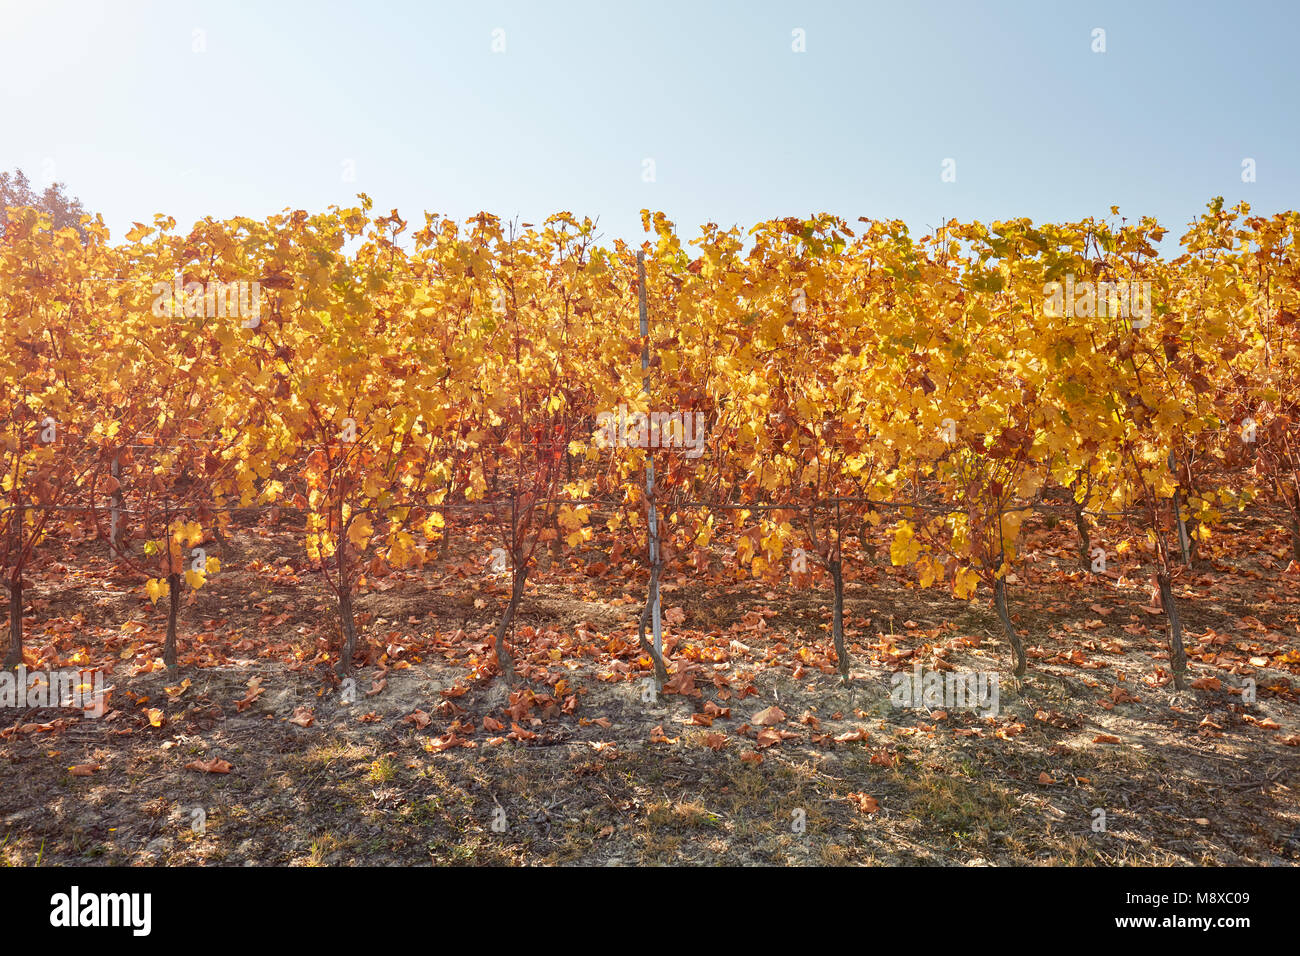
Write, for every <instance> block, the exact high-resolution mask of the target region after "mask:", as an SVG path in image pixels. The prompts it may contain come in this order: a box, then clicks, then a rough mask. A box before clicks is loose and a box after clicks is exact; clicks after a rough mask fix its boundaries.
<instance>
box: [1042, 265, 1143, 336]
mask: <svg viewBox="0 0 1300 956" xmlns="http://www.w3.org/2000/svg"><path fill="white" fill-rule="evenodd" d="M1043 295H1044V296H1046V297H1047V302H1046V303H1045V304H1044V307H1043V308H1044V311H1046V312H1047V314H1048V315H1051V316H1058V317H1065V316H1069V317H1078V318H1085V319H1088V318H1092V317H1093V316H1097V317H1098V318H1122V319H1132V320H1133V328H1135V329H1145V328H1146V327H1147V326H1148V325H1150V324H1151V283H1150V282H1129V281H1127V280H1125V279H1121V280H1119V281H1118V282H1086V281H1085V282H1075V281H1074V276H1072V275H1067V276H1066V277H1065V282H1064V283H1060V282H1048V283H1047V284H1046V285H1044V286H1043Z"/></svg>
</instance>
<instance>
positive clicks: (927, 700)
mask: <svg viewBox="0 0 1300 956" xmlns="http://www.w3.org/2000/svg"><path fill="white" fill-rule="evenodd" d="M890 684H891V689H890V691H889V702H890V703H891V704H893V705H894V706H895V707H928V708H936V707H947V708H949V709H952V710H967V709H969V710H978V711H980V712H981V713H982V714H983V716H985V717H995V716H997V713H998V675H997V673H996V672H989V671H947V672H944V671H924V670H922V669H921V665H920V663H919V662H918V663H917V664H915V665H914V666H913V668H912V673H910V674H909V673H908V672H907V671H897V672H895V673H894V674H893V675H892V676H891V677H890Z"/></svg>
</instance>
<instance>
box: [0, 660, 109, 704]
mask: <svg viewBox="0 0 1300 956" xmlns="http://www.w3.org/2000/svg"><path fill="white" fill-rule="evenodd" d="M0 707H67V708H71V709H74V710H80V711H82V712H83V713H84V714H85V715H86V716H87V717H102V716H104V673H103V671H80V670H77V669H76V668H64V669H59V670H48V671H32V672H31V673H28V671H27V666H26V665H25V664H19V665H18V666H17V667H15V668H14V669H13V670H7V671H2V672H0Z"/></svg>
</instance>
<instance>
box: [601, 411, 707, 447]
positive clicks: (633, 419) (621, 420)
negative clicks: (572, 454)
mask: <svg viewBox="0 0 1300 956" xmlns="http://www.w3.org/2000/svg"><path fill="white" fill-rule="evenodd" d="M692 417H693V418H694V421H692ZM596 424H597V425H598V426H599V427H598V428H597V431H596V435H595V437H596V439H597V441H599V442H600V444H601V445H602V446H610V445H613V446H615V447H618V448H688V449H690V450H689V451H687V452H686V453H685V454H686V457H687V458H699V457H700V456H701V455H702V454H704V413H703V412H694V413H692V412H650V413H648V414H647V413H646V412H633V413H632V414H631V415H629V414H628V412H627V406H626V405H619V406H618V411H617V412H601V413H600V414H599V415H597V416H596Z"/></svg>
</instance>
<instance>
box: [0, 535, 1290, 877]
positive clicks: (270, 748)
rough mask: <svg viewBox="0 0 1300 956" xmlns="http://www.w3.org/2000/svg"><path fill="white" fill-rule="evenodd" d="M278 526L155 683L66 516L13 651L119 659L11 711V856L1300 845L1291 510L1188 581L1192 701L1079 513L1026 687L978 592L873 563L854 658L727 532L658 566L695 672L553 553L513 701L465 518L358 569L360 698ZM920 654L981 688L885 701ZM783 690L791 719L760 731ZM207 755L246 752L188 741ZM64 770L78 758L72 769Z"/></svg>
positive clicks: (454, 859)
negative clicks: (401, 554) (994, 682)
mask: <svg viewBox="0 0 1300 956" xmlns="http://www.w3.org/2000/svg"><path fill="white" fill-rule="evenodd" d="M296 540H297V539H296V538H295V537H294V534H293V532H292V531H291V530H290V529H287V528H284V527H277V528H268V527H265V526H264V525H263V526H254V525H253V524H252V523H249V524H248V525H246V526H245V527H243V528H242V529H241V531H240V533H239V534H238V535H237V536H236V537H235V538H234V541H233V550H232V551H231V552H230V553H228V554H227V555H226V556H225V561H224V564H225V568H224V569H223V571H222V572H221V573H220V574H218V575H215V576H213V577H212V579H211V581H210V582H209V584H208V586H206V587H205V588H204V589H203V590H201V591H199V592H197V593H195V594H194V595H193V596H192V599H191V600H190V601H188V602H187V605H186V606H184V607H183V609H182V618H183V624H182V632H181V652H182V661H181V669H180V672H179V674H178V675H174V676H173V675H169V674H168V673H167V672H166V671H165V669H163V668H162V665H161V662H160V661H159V660H158V659H159V658H160V656H161V639H162V629H163V626H164V623H165V608H164V607H163V606H162V605H160V606H159V607H157V608H154V607H152V606H151V605H150V604H149V603H148V601H147V600H142V598H141V596H140V588H139V586H138V580H139V579H138V578H134V577H130V576H129V575H125V574H116V573H115V572H114V571H113V570H112V569H111V567H110V566H109V565H108V564H107V562H106V561H105V560H104V559H103V558H102V543H98V542H86V541H82V542H77V541H71V542H68V544H67V545H66V547H65V549H64V552H63V553H55V554H53V555H51V556H50V557H49V558H48V559H47V560H48V561H49V562H50V563H48V564H46V565H45V566H43V567H42V568H40V569H39V573H37V574H35V575H34V577H35V579H36V580H35V587H34V591H33V594H32V596H33V598H34V603H33V605H32V606H31V607H30V610H29V616H28V618H27V620H26V622H25V624H26V628H27V632H28V648H29V659H28V664H29V666H55V665H58V666H70V665H78V666H82V667H86V666H102V667H106V668H108V667H111V669H112V670H111V673H110V674H109V676H108V679H107V682H108V683H109V684H110V685H111V686H112V688H113V691H112V694H111V696H110V704H109V707H110V713H109V714H108V716H107V717H105V718H104V719H100V720H91V719H82V718H80V717H69V712H68V711H55V710H31V709H22V710H17V711H11V712H9V713H8V714H6V715H4V718H3V719H4V725H5V728H6V729H5V731H4V735H3V737H0V860H3V861H4V862H5V863H8V864H12V865H32V864H40V865H52V864H58V865H64V864H79V865H84V864H98V863H102V864H168V865H177V864H208V865H212V864H222V865H266V864H274V865H335V864H341V865H347V864H354V863H355V864H362V863H364V864H381V865H383V864H421V863H437V864H539V863H542V864H545V863H551V864H596V865H606V864H644V863H649V864H681V863H694V864H781V865H791V864H881V865H889V864H941V865H984V864H994V865H1001V864H1106V865H1111V864H1116V863H1119V864H1143V865H1145V864H1196V865H1215V864H1283V865H1287V864H1293V863H1294V862H1295V861H1296V860H1297V859H1300V799H1297V787H1300V783H1298V782H1297V781H1300V774H1298V773H1297V771H1298V770H1300V747H1297V746H1296V744H1297V743H1300V736H1298V735H1300V703H1298V702H1297V693H1296V690H1297V687H1296V675H1297V674H1298V673H1300V651H1297V640H1296V633H1297V630H1296V624H1297V612H1298V611H1300V597H1298V596H1297V592H1300V580H1298V579H1297V578H1295V577H1291V576H1287V575H1285V574H1283V573H1282V572H1281V568H1282V567H1283V566H1284V565H1285V563H1286V562H1285V560H1284V557H1285V556H1284V555H1283V554H1282V553H1281V547H1282V542H1283V537H1282V535H1281V532H1280V531H1278V530H1277V529H1270V528H1267V527H1264V526H1257V525H1253V524H1251V523H1249V522H1243V523H1242V524H1241V525H1240V526H1239V527H1237V528H1236V529H1235V530H1233V529H1229V530H1228V532H1227V533H1225V534H1224V535H1222V536H1221V537H1220V538H1219V539H1218V540H1217V543H1216V544H1215V546H1214V547H1213V548H1211V549H1209V552H1208V554H1207V555H1206V561H1205V563H1204V565H1203V567H1201V568H1199V569H1198V570H1197V571H1195V572H1190V573H1187V574H1185V575H1184V577H1183V580H1182V581H1181V582H1180V587H1179V591H1178V593H1179V595H1180V597H1181V598H1182V599H1183V613H1184V619H1185V626H1186V627H1187V629H1188V632H1189V633H1188V643H1189V645H1190V648H1189V649H1190V652H1191V661H1190V674H1189V676H1190V677H1191V678H1193V679H1195V680H1197V681H1198V682H1199V683H1200V686H1198V687H1194V688H1191V689H1188V690H1186V691H1183V692H1181V693H1177V692H1175V691H1174V690H1173V688H1172V685H1171V684H1170V683H1169V682H1168V673H1167V668H1168V654H1167V651H1166V649H1165V643H1164V642H1165V635H1164V628H1163V618H1162V617H1160V616H1158V615H1157V614H1156V613H1154V612H1153V611H1151V610H1149V609H1147V608H1145V607H1144V605H1147V603H1148V601H1149V587H1148V585H1147V581H1146V575H1147V573H1149V572H1148V571H1146V570H1145V569H1143V568H1141V567H1140V566H1138V565H1137V564H1133V565H1132V566H1131V567H1130V568H1129V570H1128V571H1121V572H1120V574H1119V576H1118V580H1116V579H1115V576H1113V575H1112V576H1111V577H1107V578H1100V577H1094V576H1089V575H1083V574H1081V573H1079V572H1077V571H1075V570H1073V565H1074V558H1073V554H1074V548H1075V545H1074V543H1073V542H1072V541H1071V540H1070V539H1069V538H1068V536H1066V535H1065V533H1064V532H1063V531H1062V530H1061V529H1056V530H1048V529H1046V528H1038V529H1037V530H1036V531H1033V532H1031V536H1030V541H1031V543H1033V544H1034V545H1035V546H1034V547H1033V548H1032V549H1031V550H1030V552H1029V554H1028V556H1027V558H1026V561H1025V563H1024V565H1023V569H1022V571H1021V572H1020V574H1021V576H1022V578H1023V580H1021V581H1019V582H1018V583H1017V585H1016V586H1015V587H1014V588H1013V590H1012V596H1013V602H1014V605H1015V610H1016V614H1017V617H1018V624H1019V627H1020V629H1021V631H1022V633H1024V634H1025V635H1027V638H1028V640H1027V643H1028V645H1029V646H1030V648H1031V672H1030V675H1029V676H1028V678H1027V679H1026V680H1025V681H1024V682H1022V683H1016V682H1014V681H1012V680H1011V678H1010V676H1009V668H1008V663H1007V662H1008V649H1007V646H1006V644H1005V642H1004V641H1002V640H1000V639H999V631H998V627H997V619H996V617H995V615H994V614H993V611H992V609H991V607H990V606H989V604H990V602H988V601H987V600H977V601H976V602H974V603H971V604H966V603H959V602H956V601H954V600H952V599H951V598H950V597H949V596H947V595H946V593H944V592H943V591H942V590H941V589H938V588H932V589H927V590H921V589H919V588H917V587H915V586H914V585H913V584H912V583H911V582H910V580H909V575H908V574H907V573H904V572H901V571H898V570H896V569H891V568H887V567H884V566H880V565H877V564H875V563H874V562H872V560H871V559H870V558H868V557H867V556H858V557H857V558H856V559H855V561H853V562H851V564H852V566H853V569H854V574H853V576H854V580H852V581H850V582H849V584H848V586H847V593H846V623H847V627H848V635H849V640H850V642H851V649H852V651H853V668H852V675H851V676H852V679H851V680H850V682H849V683H848V684H844V683H842V682H841V681H840V679H839V677H838V675H837V674H835V673H833V671H832V661H831V658H830V649H829V646H828V645H829V636H828V633H827V632H828V622H829V613H830V612H829V585H828V582H826V581H822V580H817V581H812V582H810V581H806V580H801V581H799V582H797V583H796V584H792V583H790V582H788V581H786V582H766V581H755V580H736V579H735V576H734V574H733V573H732V571H731V570H729V569H728V566H727V565H726V563H725V554H724V552H723V551H722V550H719V551H718V552H717V554H716V555H715V556H714V563H713V565H712V570H711V571H709V572H700V571H695V570H691V569H689V568H685V569H683V570H682V573H681V574H680V575H678V574H677V573H676V572H675V571H674V572H673V573H672V574H670V575H669V576H668V579H667V583H666V587H665V594H664V605H665V607H666V608H672V609H674V610H673V611H669V612H667V618H668V619H669V621H670V622H671V623H669V624H668V625H667V626H666V634H667V641H668V645H669V648H670V650H671V651H672V670H673V671H674V674H675V676H677V680H676V681H675V682H674V687H675V689H676V690H678V691H680V692H679V693H669V694H667V695H665V696H664V697H663V698H662V699H661V700H653V699H651V700H649V701H647V700H643V694H642V691H643V680H644V677H645V674H646V673H647V670H646V668H647V665H648V662H647V661H645V660H644V659H643V658H642V657H641V656H640V654H639V653H638V652H637V651H636V650H635V645H636V637H635V633H636V620H637V617H638V616H639V612H640V604H639V601H640V600H642V595H643V593H644V586H645V580H646V576H645V574H644V571H643V569H641V568H640V566H639V565H634V564H632V563H628V562H627V561H626V559H623V561H622V562H620V560H619V559H620V556H619V555H613V556H611V555H610V554H608V553H607V552H600V551H596V550H593V551H590V552H584V553H582V554H578V555H565V556H564V557H562V558H561V559H559V560H558V561H557V563H556V564H555V565H554V566H551V567H548V565H549V564H550V560H551V559H550V556H549V555H547V556H544V557H543V558H542V559H541V563H542V568H541V569H540V570H539V573H538V574H537V576H536V578H535V580H534V581H532V582H530V584H529V588H528V591H527V594H526V596H525V599H524V603H523V606H522V610H521V615H520V619H519V621H518V625H517V627H516V632H515V635H514V644H515V647H516V648H517V650H518V655H519V657H520V659H521V668H520V669H521V673H522V675H523V676H524V678H525V680H524V682H523V683H521V685H520V687H519V688H518V689H517V691H516V692H515V693H513V694H511V693H510V691H509V689H508V688H506V687H504V686H503V685H502V684H501V682H500V681H499V680H497V679H495V678H494V677H493V676H492V674H491V663H490V659H489V655H488V653H487V650H488V648H487V643H486V642H487V635H488V632H489V631H490V629H491V628H492V627H493V626H494V624H495V622H496V620H497V616H498V615H499V614H500V612H501V609H502V607H503V605H504V602H505V599H506V598H507V597H508V581H503V580H500V579H496V578H493V577H492V576H491V575H490V574H487V573H485V571H484V569H483V568H482V566H481V564H480V562H481V560H482V559H483V558H484V557H485V556H486V553H487V551H488V549H489V548H490V546H491V545H490V543H488V542H487V541H485V540H483V541H480V540H478V539H477V538H476V537H475V535H474V534H473V533H471V532H466V533H464V534H462V535H461V536H460V537H458V538H457V539H455V540H456V548H455V550H454V551H453V554H452V557H451V559H450V560H448V561H446V562H436V561H435V562H432V563H431V564H430V566H429V567H428V568H427V569H426V570H424V571H422V572H412V573H410V574H394V575H390V576H388V577H385V578H381V579H379V580H377V581H371V582H369V583H368V586H367V589H366V590H365V592H364V593H363V595H362V597H361V598H360V601H359V608H360V610H361V611H362V612H363V620H364V632H365V635H366V639H367V647H368V657H367V659H366V661H365V662H364V663H363V664H362V665H361V666H359V668H358V670H357V678H356V679H357V683H356V685H355V694H354V695H353V694H350V693H349V692H348V691H349V687H348V686H347V685H340V684H339V683H338V681H337V679H336V678H334V677H333V676H332V673H331V671H330V670H329V669H328V666H327V662H326V660H325V652H326V651H327V650H328V648H329V647H330V646H331V642H332V641H333V640H334V639H335V635H336V632H337V626H336V625H335V623H334V617H333V612H332V607H331V605H330V603H329V601H328V599H327V592H326V590H325V587H324V585H323V583H322V582H321V580H320V577H319V575H318V574H315V573H313V572H311V571H310V570H309V569H307V568H305V566H304V565H305V558H304V557H303V556H302V551H301V547H300V546H299V545H298V544H296ZM596 543H597V544H599V541H597V542H596ZM1239 553H1250V554H1254V555H1257V556H1258V557H1257V558H1252V559H1251V560H1250V561H1242V560H1237V559H1234V558H1233V557H1232V556H1233V555H1235V554H1239ZM96 555H99V557H96ZM611 558H612V559H611ZM676 609H680V612H679V611H677V610H676ZM917 662H920V663H921V664H922V665H923V667H925V668H926V669H927V670H928V669H933V668H940V669H949V668H955V669H958V670H963V671H981V672H989V671H996V672H999V673H1000V676H1001V681H1000V687H999V689H1000V698H999V709H998V713H997V714H996V716H993V715H989V716H982V715H979V714H976V713H973V712H971V711H970V710H961V709H957V708H953V707H949V708H943V709H940V708H928V709H927V708H899V707H895V706H893V705H892V704H891V701H890V675H891V674H892V673H894V672H896V671H899V670H905V671H910V670H911V669H912V668H913V666H914V664H915V663H917ZM681 675H685V676H681ZM1216 678H1217V685H1216V682H1215V680H1214V679H1216ZM1247 678H1250V679H1253V680H1254V681H1255V682H1256V687H1257V697H1256V700H1255V701H1254V702H1253V703H1252V702H1246V701H1244V700H1243V696H1242V694H1241V687H1242V686H1243V685H1244V682H1245V680H1246V679H1247ZM186 680H188V685H187V684H184V683H183V681H186ZM250 682H252V683H251V684H250ZM250 687H251V688H253V689H252V690H251V691H250ZM168 688H170V690H168ZM258 688H260V690H259V689H258ZM353 696H354V697H355V699H351V698H352V697H353ZM773 707H775V708H777V709H779V711H780V712H781V714H783V715H784V716H785V719H784V720H783V721H780V722H779V723H776V724H775V725H770V726H763V725H762V724H761V721H762V719H761V718H760V722H759V723H756V722H755V721H754V717H755V715H757V714H759V713H760V712H762V711H764V710H767V709H768V708H773ZM151 709H152V710H156V711H161V715H158V714H154V715H153V717H152V720H151V715H150V711H151ZM295 715H297V718H296V719H297V722H296V723H295V722H292V721H291V718H294V717H295ZM776 716H777V715H776V714H775V712H774V711H771V710H768V714H767V717H769V718H773V719H775V718H776ZM303 724H307V726H303ZM836 738H840V739H836ZM214 758H216V759H220V760H223V761H226V762H228V763H229V765H230V768H231V769H230V772H229V773H224V774H223V773H207V772H202V771H200V770H196V769H192V768H187V766H186V765H187V764H191V763H193V762H195V761H206V760H211V759H214ZM79 765H91V766H92V767H93V768H94V769H93V770H92V771H91V772H90V773H89V775H86V776H82V775H78V774H77V773H74V772H73V771H71V770H70V768H72V767H76V766H79ZM80 772H81V771H78V773H80ZM1099 810H1101V811H1104V813H1105V829H1104V831H1101V830H1099V829H1098V823H1097V821H1098V820H1099V819H1100V818H1099V816H1098V814H1097V811H1099ZM800 824H802V825H800Z"/></svg>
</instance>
